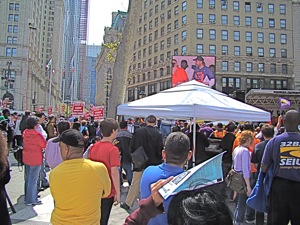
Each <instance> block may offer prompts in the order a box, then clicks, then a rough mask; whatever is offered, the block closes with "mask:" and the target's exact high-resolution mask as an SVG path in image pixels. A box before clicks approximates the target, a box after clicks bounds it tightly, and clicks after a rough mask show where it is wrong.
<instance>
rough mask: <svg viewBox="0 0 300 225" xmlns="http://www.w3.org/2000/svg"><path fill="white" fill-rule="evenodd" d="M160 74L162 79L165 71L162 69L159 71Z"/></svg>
mask: <svg viewBox="0 0 300 225" xmlns="http://www.w3.org/2000/svg"><path fill="white" fill-rule="evenodd" d="M159 74H160V76H161V77H163V76H164V69H163V68H160V69H159Z"/></svg>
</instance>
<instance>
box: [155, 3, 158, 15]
mask: <svg viewBox="0 0 300 225" xmlns="http://www.w3.org/2000/svg"><path fill="white" fill-rule="evenodd" d="M154 12H155V14H157V13H158V5H156V6H155V9H154Z"/></svg>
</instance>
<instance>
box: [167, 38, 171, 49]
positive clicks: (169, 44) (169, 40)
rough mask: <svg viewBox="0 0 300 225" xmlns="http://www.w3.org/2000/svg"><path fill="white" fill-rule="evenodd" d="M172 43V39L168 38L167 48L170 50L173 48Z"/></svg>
mask: <svg viewBox="0 0 300 225" xmlns="http://www.w3.org/2000/svg"><path fill="white" fill-rule="evenodd" d="M171 42H172V40H171V37H168V39H167V47H168V48H169V47H170V46H171Z"/></svg>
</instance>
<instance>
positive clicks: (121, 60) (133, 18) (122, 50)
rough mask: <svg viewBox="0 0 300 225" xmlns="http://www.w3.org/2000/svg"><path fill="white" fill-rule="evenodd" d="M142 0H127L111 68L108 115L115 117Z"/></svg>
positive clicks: (124, 91)
mask: <svg viewBox="0 0 300 225" xmlns="http://www.w3.org/2000/svg"><path fill="white" fill-rule="evenodd" d="M142 6H143V1H142V0H129V5H128V15H127V20H126V24H125V28H124V31H123V35H122V40H121V42H120V44H119V46H118V49H117V55H116V58H115V64H114V69H113V73H114V74H113V80H112V84H111V89H112V90H113V91H112V92H111V93H112V94H111V96H110V97H109V107H108V116H109V117H113V118H114V117H116V114H117V106H118V105H119V104H122V103H124V101H125V96H126V85H127V80H128V69H129V66H130V62H131V60H132V46H133V44H134V43H133V42H134V40H135V36H136V27H137V25H138V19H139V16H140V12H142Z"/></svg>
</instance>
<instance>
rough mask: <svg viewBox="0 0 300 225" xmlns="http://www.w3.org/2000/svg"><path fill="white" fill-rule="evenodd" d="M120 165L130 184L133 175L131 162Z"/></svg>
mask: <svg viewBox="0 0 300 225" xmlns="http://www.w3.org/2000/svg"><path fill="white" fill-rule="evenodd" d="M122 167H123V169H124V170H125V172H126V177H127V180H128V183H129V185H131V182H132V176H133V173H132V163H122Z"/></svg>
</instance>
